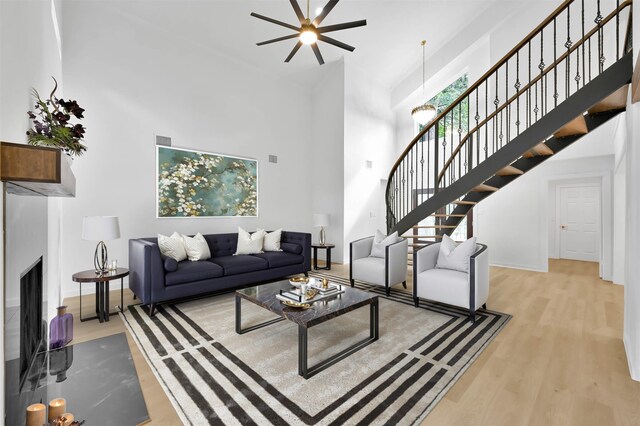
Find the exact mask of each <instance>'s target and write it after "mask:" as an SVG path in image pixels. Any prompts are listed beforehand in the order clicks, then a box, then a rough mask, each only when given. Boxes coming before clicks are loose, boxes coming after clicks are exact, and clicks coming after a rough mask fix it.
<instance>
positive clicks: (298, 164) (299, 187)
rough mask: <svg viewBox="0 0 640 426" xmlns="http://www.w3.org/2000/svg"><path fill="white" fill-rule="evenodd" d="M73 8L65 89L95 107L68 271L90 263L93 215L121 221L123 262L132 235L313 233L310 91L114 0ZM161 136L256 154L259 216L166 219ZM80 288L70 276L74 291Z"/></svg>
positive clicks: (66, 206)
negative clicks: (158, 197)
mask: <svg viewBox="0 0 640 426" xmlns="http://www.w3.org/2000/svg"><path fill="white" fill-rule="evenodd" d="M116 3H117V2H116ZM138 6H140V4H138ZM140 7H149V8H153V7H154V4H153V3H151V2H147V3H144V4H142V6H140ZM63 14H64V29H63V36H64V39H65V61H64V76H65V81H66V82H67V86H66V87H65V89H66V93H67V94H68V96H70V97H73V98H75V99H78V101H79V102H80V103H81V105H82V106H83V107H84V108H85V109H86V112H85V117H86V119H85V120H84V121H85V126H86V128H87V134H86V140H87V145H88V151H87V153H86V154H85V155H84V156H82V157H81V158H79V159H77V160H76V161H75V163H74V166H73V169H74V172H75V174H76V178H77V194H76V198H74V199H65V200H63V204H62V210H63V221H62V227H63V229H64V236H63V240H62V251H63V252H64V254H65V255H64V259H63V263H62V276H63V277H69V276H71V275H72V274H73V273H74V272H76V271H80V270H83V269H88V268H90V267H91V265H92V264H91V261H92V256H93V250H94V247H95V243H94V242H88V241H82V239H81V237H80V233H81V223H82V217H83V216H89V215H115V216H118V217H120V226H121V234H122V235H121V238H120V239H119V240H116V241H111V242H108V243H107V244H108V247H109V255H110V258H112V259H117V260H118V261H119V264H121V265H127V253H128V240H129V239H130V238H136V237H148V236H154V235H156V234H157V233H171V232H173V231H179V232H182V233H195V232H202V233H216V232H234V231H236V230H237V227H238V226H242V227H244V228H245V229H248V230H254V229H256V228H257V227H264V228H265V229H274V228H279V227H284V229H285V230H292V231H306V232H309V231H312V228H311V216H312V213H313V211H312V203H311V200H312V194H311V192H310V191H309V188H310V187H311V182H312V181H311V177H313V179H319V180H322V179H323V176H321V175H318V174H315V173H314V172H313V170H312V168H311V166H310V163H311V162H310V158H311V156H312V149H311V142H310V139H311V138H310V134H311V131H312V123H311V101H310V96H309V93H306V92H305V91H304V90H302V89H301V88H300V87H298V86H295V85H292V84H289V83H287V82H286V81H283V80H280V79H278V78H276V77H274V76H272V75H268V74H265V73H263V72H262V71H261V70H256V69H255V68H254V67H250V66H248V65H245V64H244V63H242V62H240V61H237V60H234V59H233V58H230V57H227V56H225V55H222V54H220V53H218V52H216V51H212V50H210V49H207V48H205V47H203V46H201V45H198V44H194V43H191V42H189V41H186V40H184V39H182V38H180V37H176V35H175V34H173V33H167V32H165V31H163V30H162V29H160V28H156V27H153V26H151V25H147V24H146V23H141V22H139V21H137V20H136V19H135V18H132V17H131V15H128V14H123V13H120V12H119V11H118V5H117V4H115V5H114V3H113V2H90V3H85V2H71V3H68V4H65V8H64V10H63ZM155 134H159V135H164V136H170V137H172V144H173V146H176V147H184V148H192V149H197V150H201V151H207V152H214V153H222V154H230V155H234V156H241V157H249V158H255V159H257V160H258V162H259V177H258V179H259V183H258V184H259V200H258V208H259V217H258V218H211V219H156V211H155V167H156V159H155V140H154V135H155ZM269 154H274V155H277V156H278V163H277V164H271V163H268V161H267V159H268V155H269ZM76 294H77V286H76V285H73V284H72V283H69V282H67V284H66V287H65V295H67V296H69V295H76Z"/></svg>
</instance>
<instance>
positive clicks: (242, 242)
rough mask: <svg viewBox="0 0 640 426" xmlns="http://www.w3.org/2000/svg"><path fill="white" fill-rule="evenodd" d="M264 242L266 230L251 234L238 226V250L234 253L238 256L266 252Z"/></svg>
mask: <svg viewBox="0 0 640 426" xmlns="http://www.w3.org/2000/svg"><path fill="white" fill-rule="evenodd" d="M263 244H264V231H263V230H258V231H256V232H254V233H253V234H249V233H248V232H247V231H245V230H244V229H242V228H240V227H238V246H237V247H236V252H235V253H234V254H233V255H234V256H237V255H239V254H258V253H264V252H263V251H262V246H263Z"/></svg>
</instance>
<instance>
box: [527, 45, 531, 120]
mask: <svg viewBox="0 0 640 426" xmlns="http://www.w3.org/2000/svg"><path fill="white" fill-rule="evenodd" d="M528 45H529V65H528V66H527V69H528V70H529V84H528V87H527V128H528V127H529V126H531V40H529V43H528Z"/></svg>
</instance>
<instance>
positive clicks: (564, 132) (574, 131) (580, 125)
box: [545, 115, 589, 146]
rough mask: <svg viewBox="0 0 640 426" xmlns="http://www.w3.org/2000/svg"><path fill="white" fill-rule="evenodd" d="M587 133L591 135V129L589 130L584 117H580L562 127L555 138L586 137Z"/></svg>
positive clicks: (555, 134)
mask: <svg viewBox="0 0 640 426" xmlns="http://www.w3.org/2000/svg"><path fill="white" fill-rule="evenodd" d="M587 133H589V129H588V128H587V122H586V121H585V119H584V115H579V116H577V117H576V118H574V119H573V120H571V121H570V122H568V123H567V124H565V125H564V126H562V127H561V128H560V129H559V130H558V131H556V132H555V133H554V134H553V136H554V137H556V138H566V137H568V136H578V135H586V134H587ZM545 146H546V145H545Z"/></svg>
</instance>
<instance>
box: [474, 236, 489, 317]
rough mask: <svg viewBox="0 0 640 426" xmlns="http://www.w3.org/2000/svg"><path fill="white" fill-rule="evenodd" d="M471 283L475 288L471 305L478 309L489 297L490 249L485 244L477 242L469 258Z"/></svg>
mask: <svg viewBox="0 0 640 426" xmlns="http://www.w3.org/2000/svg"><path fill="white" fill-rule="evenodd" d="M469 285H470V288H473V289H474V292H473V294H471V295H470V300H469V306H470V307H471V308H472V309H473V310H476V309H478V308H479V307H480V306H482V305H484V304H485V303H487V299H488V298H489V250H488V249H487V246H486V245H484V244H476V252H475V253H474V254H472V255H471V257H470V258H469Z"/></svg>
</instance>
